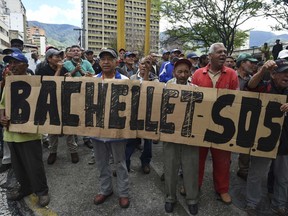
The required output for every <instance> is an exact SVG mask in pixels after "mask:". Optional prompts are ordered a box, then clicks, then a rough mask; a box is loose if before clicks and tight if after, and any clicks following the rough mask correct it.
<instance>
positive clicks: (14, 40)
mask: <svg viewBox="0 0 288 216" xmlns="http://www.w3.org/2000/svg"><path fill="white" fill-rule="evenodd" d="M10 43H11V44H14V43H18V44H21V45H22V46H23V45H24V42H23V41H22V40H20V39H18V38H14V39H11V41H10Z"/></svg>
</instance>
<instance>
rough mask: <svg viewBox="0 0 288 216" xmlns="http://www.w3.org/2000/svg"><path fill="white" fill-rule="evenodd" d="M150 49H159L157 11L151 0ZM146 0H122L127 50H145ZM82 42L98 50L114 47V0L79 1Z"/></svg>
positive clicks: (115, 39)
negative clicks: (80, 3) (123, 1)
mask: <svg viewBox="0 0 288 216" xmlns="http://www.w3.org/2000/svg"><path fill="white" fill-rule="evenodd" d="M150 20H151V21H150V50H151V51H156V52H158V43H159V12H158V11H157V9H156V7H155V6H154V5H153V3H152V8H151V17H150ZM145 27H146V0H125V34H126V47H125V48H126V49H127V50H130V51H136V50H137V51H140V52H141V51H142V50H143V51H144V39H145ZM82 44H83V46H84V47H85V48H89V49H92V50H94V51H96V53H99V51H100V50H101V48H102V47H117V46H116V44H117V0H82Z"/></svg>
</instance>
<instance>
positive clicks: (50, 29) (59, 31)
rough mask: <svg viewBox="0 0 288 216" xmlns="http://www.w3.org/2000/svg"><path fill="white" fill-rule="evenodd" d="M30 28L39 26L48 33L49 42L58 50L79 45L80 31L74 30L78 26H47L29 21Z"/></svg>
mask: <svg viewBox="0 0 288 216" xmlns="http://www.w3.org/2000/svg"><path fill="white" fill-rule="evenodd" d="M28 26H37V27H39V28H42V29H44V30H45V32H46V37H47V42H48V44H51V45H53V46H56V47H58V48H65V47H68V46H71V45H73V44H78V38H79V31H75V30H73V29H74V28H79V27H78V26H73V25H68V24H47V23H41V22H38V21H28Z"/></svg>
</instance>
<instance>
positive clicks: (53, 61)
mask: <svg viewBox="0 0 288 216" xmlns="http://www.w3.org/2000/svg"><path fill="white" fill-rule="evenodd" d="M62 60H63V57H62V55H52V56H50V57H48V59H47V61H48V62H49V64H51V65H53V66H57V64H58V63H59V62H62Z"/></svg>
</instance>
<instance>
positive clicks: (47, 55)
mask: <svg viewBox="0 0 288 216" xmlns="http://www.w3.org/2000/svg"><path fill="white" fill-rule="evenodd" d="M53 55H62V56H64V51H59V50H56V49H54V48H51V49H48V50H47V52H46V53H45V58H46V59H48V58H49V57H50V56H53Z"/></svg>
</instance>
